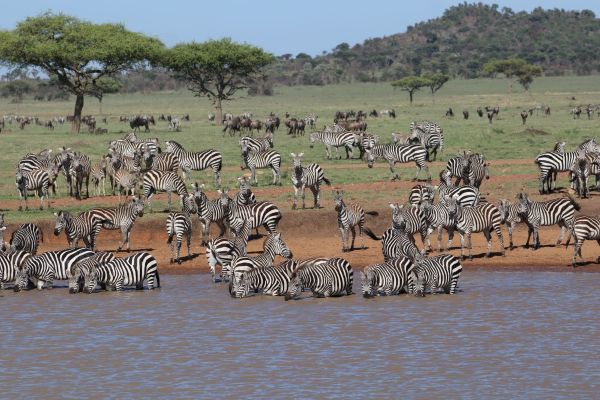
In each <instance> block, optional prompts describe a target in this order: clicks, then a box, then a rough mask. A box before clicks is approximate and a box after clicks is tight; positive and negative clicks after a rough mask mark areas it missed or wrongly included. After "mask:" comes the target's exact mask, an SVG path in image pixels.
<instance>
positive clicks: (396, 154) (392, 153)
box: [366, 144, 431, 180]
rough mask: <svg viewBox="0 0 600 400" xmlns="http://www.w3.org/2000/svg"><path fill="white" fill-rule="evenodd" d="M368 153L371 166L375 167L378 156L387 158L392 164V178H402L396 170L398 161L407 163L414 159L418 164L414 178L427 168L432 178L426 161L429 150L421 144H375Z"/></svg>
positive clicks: (368, 162) (368, 163) (429, 176)
mask: <svg viewBox="0 0 600 400" xmlns="http://www.w3.org/2000/svg"><path fill="white" fill-rule="evenodd" d="M366 153H367V165H368V166H369V168H373V163H374V162H375V159H376V158H385V159H386V160H387V162H388V164H389V166H390V172H391V174H392V175H391V177H390V180H394V179H400V176H399V175H398V174H396V172H395V171H394V165H395V164H396V163H398V162H399V163H407V162H411V161H414V162H415V164H416V165H417V173H416V174H415V177H414V178H413V180H417V178H418V177H419V173H420V172H421V171H422V170H425V171H426V172H427V175H428V178H427V179H428V180H430V179H431V173H430V172H429V168H428V167H427V164H426V163H425V161H426V160H427V150H425V149H424V148H423V147H421V146H414V145H405V146H395V145H393V144H380V145H377V146H374V147H373V148H372V149H371V150H368V149H367V150H366Z"/></svg>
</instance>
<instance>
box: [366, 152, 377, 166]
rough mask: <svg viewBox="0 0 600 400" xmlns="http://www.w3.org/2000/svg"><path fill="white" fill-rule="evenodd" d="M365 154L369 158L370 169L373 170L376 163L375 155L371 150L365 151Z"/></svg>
mask: <svg viewBox="0 0 600 400" xmlns="http://www.w3.org/2000/svg"><path fill="white" fill-rule="evenodd" d="M365 154H366V156H367V166H368V167H369V168H373V164H374V163H375V155H374V154H373V152H372V151H371V149H365Z"/></svg>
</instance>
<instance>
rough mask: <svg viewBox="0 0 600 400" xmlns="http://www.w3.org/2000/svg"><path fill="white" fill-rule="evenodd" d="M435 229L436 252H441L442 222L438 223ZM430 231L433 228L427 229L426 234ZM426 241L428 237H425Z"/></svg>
mask: <svg viewBox="0 0 600 400" xmlns="http://www.w3.org/2000/svg"><path fill="white" fill-rule="evenodd" d="M436 229H437V241H438V253H441V252H442V229H443V226H442V224H440V225H438V227H437V228H436ZM431 232H433V228H429V229H428V231H427V234H428V235H429V234H431ZM427 241H428V242H429V237H428V238H427Z"/></svg>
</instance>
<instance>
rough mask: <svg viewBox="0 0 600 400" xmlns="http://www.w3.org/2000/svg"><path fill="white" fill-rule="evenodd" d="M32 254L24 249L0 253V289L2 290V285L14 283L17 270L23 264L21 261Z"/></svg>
mask: <svg viewBox="0 0 600 400" xmlns="http://www.w3.org/2000/svg"><path fill="white" fill-rule="evenodd" d="M31 256H32V255H31V254H30V253H27V252H25V251H13V252H10V253H8V254H0V290H4V285H5V284H7V283H14V282H15V280H16V279H17V272H18V271H19V270H20V269H21V267H22V266H23V263H24V262H25V261H26V260H27V259H28V258H29V257H31Z"/></svg>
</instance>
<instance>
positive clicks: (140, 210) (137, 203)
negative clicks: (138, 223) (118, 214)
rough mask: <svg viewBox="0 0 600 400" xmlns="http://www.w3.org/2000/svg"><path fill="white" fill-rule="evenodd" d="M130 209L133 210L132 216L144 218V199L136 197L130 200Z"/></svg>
mask: <svg viewBox="0 0 600 400" xmlns="http://www.w3.org/2000/svg"><path fill="white" fill-rule="evenodd" d="M131 207H132V210H133V214H134V215H135V216H137V217H143V216H144V199H142V198H139V197H137V196H133V197H132V198H131Z"/></svg>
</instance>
